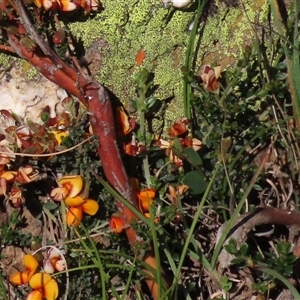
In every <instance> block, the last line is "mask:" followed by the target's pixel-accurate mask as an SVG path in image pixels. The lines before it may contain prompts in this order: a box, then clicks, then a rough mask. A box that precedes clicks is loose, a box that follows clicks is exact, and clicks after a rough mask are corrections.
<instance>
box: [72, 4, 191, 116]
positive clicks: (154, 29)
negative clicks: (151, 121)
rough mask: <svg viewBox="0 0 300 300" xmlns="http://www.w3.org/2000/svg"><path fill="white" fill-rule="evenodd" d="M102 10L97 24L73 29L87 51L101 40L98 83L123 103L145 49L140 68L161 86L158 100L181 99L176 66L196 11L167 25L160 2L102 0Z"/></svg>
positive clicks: (129, 95) (183, 13) (131, 90)
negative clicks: (143, 68) (137, 60)
mask: <svg viewBox="0 0 300 300" xmlns="http://www.w3.org/2000/svg"><path fill="white" fill-rule="evenodd" d="M103 6H104V11H103V12H101V13H100V14H99V15H98V16H97V17H96V18H95V19H93V20H90V21H88V22H86V23H84V24H82V23H80V24H79V23H74V24H72V25H71V31H72V32H73V34H75V35H76V36H77V37H78V38H81V39H82V40H83V41H84V44H85V45H86V46H89V45H91V44H92V43H93V41H96V40H99V39H103V40H104V41H105V42H106V43H107V45H108V46H107V47H104V48H99V51H100V53H101V54H102V57H103V67H102V68H101V69H100V70H99V72H98V74H97V79H98V80H99V81H100V82H101V83H104V84H105V85H106V86H108V87H109V88H111V89H112V91H113V92H114V93H115V94H116V95H117V96H118V97H119V98H120V99H121V100H122V101H123V102H124V103H126V102H127V101H128V99H130V98H133V97H135V91H134V75H135V73H136V72H137V71H138V70H139V67H138V66H137V65H136V62H135V56H136V54H137V53H138V51H139V50H141V49H143V51H145V53H146V58H145V59H144V61H143V64H142V66H141V67H145V68H147V69H148V70H149V71H151V72H154V74H155V79H154V80H155V84H157V85H158V86H159V88H158V89H157V92H156V96H157V97H158V98H160V99H164V98H167V97H170V96H172V95H173V94H174V95H175V97H177V96H179V95H181V94H182V75H181V72H180V67H181V66H182V65H183V62H184V53H185V50H186V45H187V42H188V38H189V34H188V32H187V30H186V29H187V27H188V24H189V22H190V21H191V19H192V18H193V16H194V12H188V11H179V10H178V11H175V12H174V13H173V15H172V17H171V19H170V20H169V19H168V14H169V10H167V9H165V8H164V7H163V5H162V3H161V0H152V1H150V0H140V1H136V0H131V1H126V2H122V1H112V0H109V1H103ZM174 53H175V54H174ZM181 113H182V112H181Z"/></svg>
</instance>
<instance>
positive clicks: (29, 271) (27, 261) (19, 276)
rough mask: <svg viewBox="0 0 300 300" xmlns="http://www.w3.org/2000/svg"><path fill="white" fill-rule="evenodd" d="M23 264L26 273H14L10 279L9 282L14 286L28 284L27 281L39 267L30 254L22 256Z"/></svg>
mask: <svg viewBox="0 0 300 300" xmlns="http://www.w3.org/2000/svg"><path fill="white" fill-rule="evenodd" d="M23 262H24V266H25V268H26V271H23V272H17V273H14V274H13V275H12V276H11V277H10V281H11V282H12V283H14V284H17V285H20V284H25V283H28V281H29V280H30V278H31V277H32V276H33V274H34V273H35V271H36V269H37V267H38V265H39V264H38V262H37V260H36V259H35V258H34V256H32V255H30V254H25V255H24V258H23Z"/></svg>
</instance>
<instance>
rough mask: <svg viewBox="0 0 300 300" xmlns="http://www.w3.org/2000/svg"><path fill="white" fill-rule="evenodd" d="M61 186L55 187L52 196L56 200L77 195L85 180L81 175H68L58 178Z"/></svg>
mask: <svg viewBox="0 0 300 300" xmlns="http://www.w3.org/2000/svg"><path fill="white" fill-rule="evenodd" d="M57 184H58V185H59V187H57V188H54V189H53V190H52V191H51V193H50V196H51V197H52V198H53V200H55V201H62V200H64V199H66V198H67V197H76V196H77V195H79V193H80V192H81V190H82V187H83V180H82V177H81V176H80V175H67V176H63V177H61V178H60V179H59V180H57Z"/></svg>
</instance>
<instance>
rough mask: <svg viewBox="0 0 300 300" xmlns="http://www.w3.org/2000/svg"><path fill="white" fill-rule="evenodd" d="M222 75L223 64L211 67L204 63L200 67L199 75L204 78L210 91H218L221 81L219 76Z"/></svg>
mask: <svg viewBox="0 0 300 300" xmlns="http://www.w3.org/2000/svg"><path fill="white" fill-rule="evenodd" d="M220 75H221V66H218V67H215V68H211V67H210V66H209V65H204V66H202V67H201V68H200V70H199V72H198V76H200V78H201V79H202V82H203V85H204V87H205V88H206V89H207V90H209V91H216V90H217V89H218V88H219V86H220V83H219V82H218V78H219V77H220Z"/></svg>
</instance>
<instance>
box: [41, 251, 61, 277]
mask: <svg viewBox="0 0 300 300" xmlns="http://www.w3.org/2000/svg"><path fill="white" fill-rule="evenodd" d="M66 267H67V266H66V264H65V261H64V260H63V259H62V257H61V254H60V252H59V251H57V250H56V249H54V248H52V249H50V250H49V251H48V255H47V258H46V259H45V260H44V261H43V269H44V271H45V272H46V273H48V274H52V273H54V272H55V270H56V271H58V272H62V271H64V270H65V269H66Z"/></svg>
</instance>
